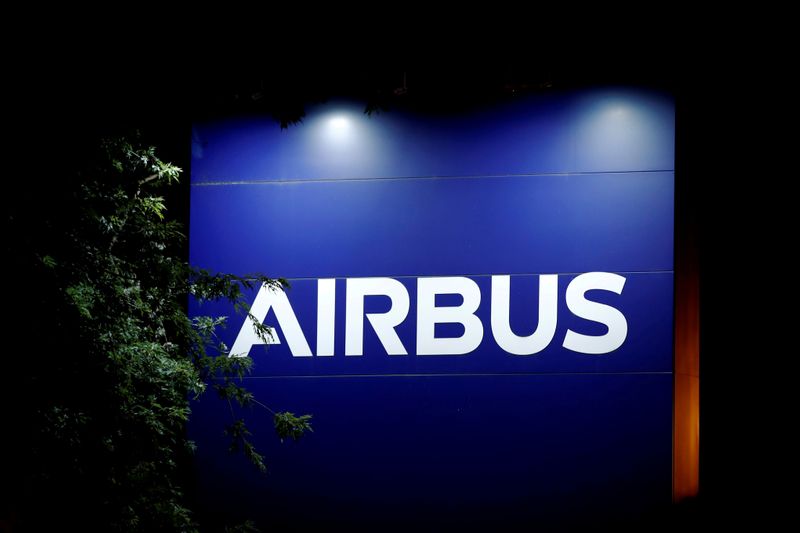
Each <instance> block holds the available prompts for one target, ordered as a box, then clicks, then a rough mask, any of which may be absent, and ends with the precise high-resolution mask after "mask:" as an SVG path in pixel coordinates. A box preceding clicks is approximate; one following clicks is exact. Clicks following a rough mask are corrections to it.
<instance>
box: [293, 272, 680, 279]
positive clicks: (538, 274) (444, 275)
mask: <svg viewBox="0 0 800 533" xmlns="http://www.w3.org/2000/svg"><path fill="white" fill-rule="evenodd" d="M589 272H600V271H599V270H583V271H581V272H495V273H494V274H460V273H456V274H385V275H381V276H292V277H284V279H285V280H287V281H309V280H317V279H341V280H346V279H369V278H450V277H473V278H488V277H492V276H542V275H558V276H573V275H576V276H577V275H580V274H586V273H589ZM602 272H610V273H613V274H672V275H675V271H674V270H603V271H602Z"/></svg>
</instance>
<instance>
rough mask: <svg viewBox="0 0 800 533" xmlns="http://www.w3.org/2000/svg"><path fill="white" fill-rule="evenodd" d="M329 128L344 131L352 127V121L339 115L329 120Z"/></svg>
mask: <svg viewBox="0 0 800 533" xmlns="http://www.w3.org/2000/svg"><path fill="white" fill-rule="evenodd" d="M328 126H330V127H331V128H332V129H335V130H343V129H346V128H348V127H350V120H349V119H348V118H347V117H345V116H342V115H337V116H335V117H331V118H330V119H329V120H328Z"/></svg>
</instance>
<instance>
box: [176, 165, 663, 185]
mask: <svg viewBox="0 0 800 533" xmlns="http://www.w3.org/2000/svg"><path fill="white" fill-rule="evenodd" d="M667 172H670V173H674V172H675V170H674V169H658V170H608V171H591V172H542V173H529V174H524V173H523V174H480V175H474V176H382V177H374V178H297V179H244V180H228V181H210V180H204V181H197V182H193V183H191V185H192V186H193V187H194V186H197V187H208V186H220V185H268V184H290V183H323V182H353V181H388V180H438V179H448V180H449V179H480V178H519V177H547V176H557V177H558V176H561V177H568V176H596V175H604V174H659V173H667Z"/></svg>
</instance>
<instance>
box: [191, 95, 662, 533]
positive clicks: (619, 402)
mask: <svg viewBox="0 0 800 533" xmlns="http://www.w3.org/2000/svg"><path fill="white" fill-rule="evenodd" d="M673 116H674V111H673V107H672V103H671V101H670V100H669V99H668V98H665V97H663V96H661V95H653V94H644V93H640V92H631V91H594V92H586V93H579V94H570V95H562V96H558V97H550V98H547V99H540V100H530V101H518V102H514V103H512V104H505V105H503V106H497V107H495V108H492V109H487V110H484V111H481V112H480V113H473V114H467V115H463V116H459V117H425V116H415V115H413V114H409V113H403V112H400V111H397V112H394V113H387V114H383V115H379V116H377V117H372V118H369V117H366V116H364V115H363V114H362V113H360V110H358V109H355V108H353V107H352V106H348V105H347V104H336V103H329V104H326V105H324V106H320V107H319V108H316V109H312V110H310V112H309V118H308V120H307V121H306V122H305V123H304V124H301V125H300V126H297V127H295V128H290V129H289V130H286V131H281V130H280V129H279V127H278V126H277V124H273V123H271V122H269V121H265V120H262V119H247V120H242V119H237V120H231V121H220V122H215V123H209V124H197V125H196V126H195V129H194V134H193V135H194V136H193V163H192V200H191V201H192V213H191V228H190V229H191V233H190V255H191V262H192V263H193V264H194V265H197V266H201V267H203V268H207V269H209V270H212V271H220V272H232V273H237V274H246V273H249V272H263V273H265V274H268V275H272V276H276V277H277V276H281V277H285V278H288V279H289V281H290V283H291V288H290V289H288V290H287V291H285V292H273V291H270V290H267V289H261V290H254V291H252V292H251V293H250V294H248V297H249V298H250V299H251V300H250V301H251V302H252V303H253V309H252V310H253V314H254V315H255V316H256V317H257V318H258V319H260V320H263V323H264V324H267V325H269V326H271V327H273V328H274V335H273V337H272V339H271V341H270V343H269V344H268V345H266V344H264V342H263V340H261V339H259V338H258V337H257V336H256V335H255V334H254V333H253V330H252V327H251V325H250V324H249V323H248V322H247V320H246V319H245V317H244V316H240V315H236V314H235V313H233V310H232V309H230V308H228V307H226V306H225V305H222V304H216V303H204V304H202V305H200V304H198V303H197V302H192V303H191V304H190V306H191V311H192V313H195V314H212V315H228V316H230V319H229V325H228V328H227V329H226V330H224V331H223V332H222V339H223V340H224V342H225V343H226V344H227V345H228V346H230V347H232V352H233V353H234V354H235V355H240V354H241V355H244V354H249V355H250V356H251V357H253V359H254V361H255V368H254V371H253V374H252V376H251V377H250V378H249V379H248V382H247V385H248V386H249V387H250V388H251V389H252V390H253V391H254V392H255V394H256V395H257V397H258V398H259V399H260V401H262V402H264V403H266V404H269V405H271V406H272V407H273V408H276V409H281V410H284V409H288V410H291V411H294V412H309V413H313V414H314V428H315V432H314V433H313V434H312V435H310V436H309V438H307V439H304V440H302V441H300V442H299V443H296V444H293V445H291V446H288V445H286V444H284V445H281V444H280V443H278V442H277V440H276V439H274V438H273V436H272V435H271V430H270V429H269V423H270V422H269V416H267V415H260V414H258V413H254V414H252V416H253V417H254V420H253V422H251V424H254V425H256V426H258V425H263V427H260V428H259V429H260V435H259V437H258V444H259V445H261V446H262V447H263V448H264V449H265V451H266V455H267V459H268V462H269V463H270V465H271V466H272V470H271V474H270V475H268V476H267V477H265V478H259V477H258V476H257V475H255V474H254V473H250V472H249V471H248V470H247V469H246V468H247V467H246V466H245V465H243V464H242V462H241V461H238V460H237V459H236V458H230V457H227V456H225V454H224V452H222V449H221V448H222V447H224V445H225V442H224V439H222V438H221V437H220V436H219V428H220V427H221V425H222V424H224V423H225V421H226V417H230V412H229V410H228V406H227V405H217V403H215V401H214V400H213V399H203V400H202V401H201V402H199V403H198V404H197V405H196V406H195V413H196V415H195V418H196V419H197V420H198V421H197V422H195V423H194V425H193V428H192V431H193V434H194V436H195V437H196V439H197V440H198V441H199V444H200V451H199V452H198V457H197V460H198V465H199V472H200V474H199V482H200V484H201V486H202V487H205V490H203V491H201V494H202V495H205V496H202V497H208V498H209V499H210V500H211V499H213V501H214V502H216V503H215V505H218V506H219V505H222V509H224V513H227V514H229V515H230V516H244V517H251V518H257V519H262V520H263V521H264V524H265V525H266V524H273V525H278V524H279V522H280V520H281V518H280V516H282V515H283V514H284V513H285V514H292V513H293V512H294V511H297V512H298V513H301V514H302V516H303V517H304V518H302V520H305V522H304V524H303V525H305V526H309V527H311V526H313V525H314V524H315V523H328V522H329V521H331V522H332V521H336V522H337V523H346V524H352V525H362V526H369V525H372V526H375V527H383V526H386V524H395V525H396V524H400V523H402V522H403V521H409V522H414V521H418V520H425V521H427V522H429V523H437V522H441V523H448V524H450V523H454V522H459V523H461V522H463V523H480V521H481V520H484V519H485V520H492V517H496V516H497V513H498V512H501V513H502V516H504V517H506V518H507V519H508V520H510V521H514V522H525V521H531V523H533V522H535V523H538V524H541V523H547V522H548V521H553V522H557V523H559V524H563V523H565V522H564V521H565V520H566V521H569V520H586V521H587V522H593V521H596V520H599V519H604V517H605V518H608V517H613V516H618V515H620V514H630V513H631V512H643V511H646V510H648V509H650V508H652V507H653V506H657V505H660V504H665V503H668V502H669V500H670V489H671V416H672V415H671V413H672V408H671V405H672V403H671V402H672V391H671V387H672V313H673V304H672V302H673V245H672V239H673V219H674V212H673V190H674V173H673V152H674V150H673V146H674V142H673V132H674V122H673ZM259 421H260V422H259ZM221 487H226V489H224V490H223V489H222V488H221ZM220 492H224V494H219V493H220ZM301 495H302V497H301ZM277 509H281V512H280V513H279V512H276V510H277ZM309 509H313V512H309ZM287 510H288V512H287Z"/></svg>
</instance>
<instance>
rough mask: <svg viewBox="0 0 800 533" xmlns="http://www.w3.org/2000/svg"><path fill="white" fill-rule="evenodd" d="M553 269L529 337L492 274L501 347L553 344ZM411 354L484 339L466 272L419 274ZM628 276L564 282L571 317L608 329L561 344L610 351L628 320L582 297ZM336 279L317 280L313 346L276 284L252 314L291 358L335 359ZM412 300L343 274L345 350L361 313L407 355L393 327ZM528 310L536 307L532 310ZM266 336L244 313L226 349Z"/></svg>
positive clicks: (360, 327) (360, 344) (477, 299)
mask: <svg viewBox="0 0 800 533" xmlns="http://www.w3.org/2000/svg"><path fill="white" fill-rule="evenodd" d="M558 281H559V279H558V275H557V274H543V275H540V276H539V309H538V317H539V320H538V324H537V326H536V329H535V331H533V333H531V334H529V335H522V336H521V335H517V334H516V333H514V332H513V331H512V329H511V323H510V316H509V310H510V300H511V277H510V276H508V275H495V276H491V295H490V299H491V320H490V322H491V323H490V324H489V329H490V330H491V335H492V336H493V337H494V340H495V342H496V343H497V345H498V346H500V348H502V349H503V350H504V351H505V352H507V353H509V354H511V355H515V356H528V355H534V354H537V353H539V352H541V351H542V350H544V349H545V348H547V346H549V345H550V343H551V342H553V338H554V337H555V333H556V324H557V322H558V293H559V291H558ZM416 282H417V302H416V309H417V316H416V326H417V327H416V343H415V348H416V350H415V351H416V355H418V356H435V355H444V356H456V355H464V354H468V353H470V352H472V351H474V350H475V349H476V348H477V347H478V346H479V345H480V344H481V342H482V341H483V338H484V334H485V329H486V328H485V327H484V324H483V323H482V322H481V320H480V318H479V317H478V316H476V314H475V312H476V311H477V310H478V306H479V305H480V303H481V298H482V295H481V290H480V288H479V287H478V284H477V283H476V282H475V281H474V280H472V279H470V278H468V277H463V276H453V277H420V278H417V280H416ZM624 286H625V278H624V277H623V276H621V275H619V274H613V273H609V272H588V273H585V274H581V275H579V276H577V277H575V278H574V279H572V281H571V282H570V283H569V285H568V286H567V289H566V305H567V309H568V310H569V311H570V312H571V313H572V314H574V315H575V316H577V317H579V318H582V319H585V320H589V321H593V322H598V323H600V324H603V325H605V326H606V327H607V328H608V330H607V331H606V332H605V333H604V334H602V335H584V334H581V333H578V332H575V331H572V330H571V329H568V330H567V331H566V334H565V336H564V338H563V339H561V340H560V342H561V345H562V346H563V347H564V348H566V349H568V350H571V351H574V352H578V353H583V354H591V355H600V354H606V353H610V352H613V351H614V350H616V349H617V348H619V347H620V346H622V344H623V343H624V342H625V338H626V337H627V335H628V322H627V320H626V319H625V316H624V315H623V314H622V312H620V310H619V309H617V308H615V307H612V306H610V305H607V304H604V303H599V302H596V301H592V300H590V299H588V298H587V294H586V293H587V292H588V291H595V290H600V291H609V292H612V293H615V294H618V295H619V294H622V290H623V288H624ZM437 295H460V297H461V299H462V302H461V304H460V305H456V306H437V305H436V297H437ZM369 296H384V297H388V298H389V300H390V301H391V306H390V308H389V310H388V311H386V312H383V313H366V314H365V312H364V300H365V298H367V297H369ZM335 304H336V279H319V280H317V337H316V347H315V348H316V350H315V351H314V352H312V350H311V346H310V345H309V343H308V341H307V340H306V337H305V335H304V334H303V330H302V328H301V327H300V323H299V322H298V320H297V316H296V315H295V312H294V310H293V309H292V305H291V303H290V302H289V299H288V298H287V296H286V293H285V292H284V291H282V290H280V289H274V288H270V287H268V286H266V285H265V286H262V287H261V288H260V290H259V292H258V294H257V295H256V298H255V301H254V302H253V305H252V306H251V309H250V312H251V314H252V315H253V317H255V318H256V319H258V320H259V321H260V322H263V321H264V319H265V318H266V316H267V313H268V312H269V310H270V309H271V310H272V311H273V312H274V314H275V318H276V320H277V325H278V326H279V327H280V329H281V331H282V333H283V336H284V337H285V340H286V343H287V344H288V347H289V349H290V351H291V353H292V356H294V357H313V356H314V355H316V356H317V357H332V356H334V355H336V354H334V341H335V327H334V326H335V323H336V305H335ZM409 309H410V298H409V294H408V290H406V287H405V286H404V285H403V284H402V283H400V282H399V281H397V280H396V279H393V278H388V277H382V278H347V279H346V282H345V316H344V321H345V328H344V336H345V339H344V340H345V342H344V356H347V357H359V356H363V355H364V326H365V320H364V319H365V318H366V322H368V323H369V326H370V327H372V329H373V330H374V331H375V334H376V336H377V337H378V339H379V341H380V342H381V344H382V345H383V348H384V349H385V350H386V353H387V354H388V355H392V356H401V355H408V350H407V347H406V345H404V344H403V342H402V341H401V339H400V337H399V336H398V334H397V332H396V330H395V328H396V327H397V326H399V325H400V324H402V323H403V322H404V321H405V320H407V319H408V314H409ZM532 311H533V310H532ZM437 324H460V325H461V326H463V330H464V331H463V334H461V335H460V336H458V337H437V336H436V325H437ZM269 330H270V333H271V335H270V338H267V339H262V338H261V337H260V336H259V335H258V334H257V333H256V331H255V328H254V327H253V323H252V321H251V319H250V318H249V317H248V318H247V319H246V320H245V322H244V324H243V325H242V327H241V329H240V331H239V334H238V335H237V337H236V341H235V342H234V344H233V347H232V348H231V351H230V355H231V356H232V357H243V356H246V355H248V354H249V352H250V349H251V348H252V347H253V346H254V345H257V344H280V343H281V339H280V337H279V336H278V333H277V332H276V331H275V329H274V328H269Z"/></svg>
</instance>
